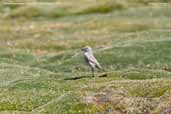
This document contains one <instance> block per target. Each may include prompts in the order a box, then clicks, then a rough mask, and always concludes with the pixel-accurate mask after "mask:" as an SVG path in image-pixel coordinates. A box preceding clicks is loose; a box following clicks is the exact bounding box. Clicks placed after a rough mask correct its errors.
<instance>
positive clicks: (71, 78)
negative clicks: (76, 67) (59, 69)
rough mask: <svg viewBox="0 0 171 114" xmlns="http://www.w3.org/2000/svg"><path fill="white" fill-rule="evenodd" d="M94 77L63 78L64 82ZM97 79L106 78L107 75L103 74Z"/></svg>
mask: <svg viewBox="0 0 171 114" xmlns="http://www.w3.org/2000/svg"><path fill="white" fill-rule="evenodd" d="M94 77H96V76H94ZM94 77H93V76H78V77H71V78H65V79H64V80H79V79H83V78H94ZM97 77H100V78H103V77H107V74H103V75H100V76H97Z"/></svg>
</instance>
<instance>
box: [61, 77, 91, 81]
mask: <svg viewBox="0 0 171 114" xmlns="http://www.w3.org/2000/svg"><path fill="white" fill-rule="evenodd" d="M83 78H93V77H92V76H78V77H71V78H65V79H64V80H79V79H83Z"/></svg>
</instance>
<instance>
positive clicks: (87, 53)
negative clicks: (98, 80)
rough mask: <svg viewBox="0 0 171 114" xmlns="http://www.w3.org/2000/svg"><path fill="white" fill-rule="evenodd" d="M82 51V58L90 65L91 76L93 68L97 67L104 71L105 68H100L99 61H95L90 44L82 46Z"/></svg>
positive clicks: (93, 74)
mask: <svg viewBox="0 0 171 114" xmlns="http://www.w3.org/2000/svg"><path fill="white" fill-rule="evenodd" d="M81 50H82V51H83V53H84V59H85V61H86V63H87V64H88V65H89V66H90V68H91V71H92V76H93V77H94V76H95V73H94V72H95V69H96V68H97V69H99V70H102V71H104V72H105V70H104V69H103V68H102V66H101V65H100V63H99V62H98V61H97V59H96V58H95V56H94V54H93V51H92V48H91V47H90V46H85V47H84V48H82V49H81Z"/></svg>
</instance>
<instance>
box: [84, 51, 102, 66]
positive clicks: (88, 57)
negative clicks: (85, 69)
mask: <svg viewBox="0 0 171 114" xmlns="http://www.w3.org/2000/svg"><path fill="white" fill-rule="evenodd" d="M85 57H86V59H87V60H88V62H91V63H93V64H95V65H96V66H97V67H99V68H101V66H100V64H99V62H98V61H97V59H96V58H95V57H94V55H93V54H91V53H86V54H85Z"/></svg>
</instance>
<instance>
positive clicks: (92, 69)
mask: <svg viewBox="0 0 171 114" xmlns="http://www.w3.org/2000/svg"><path fill="white" fill-rule="evenodd" d="M91 71H92V76H93V77H94V76H95V75H94V68H91Z"/></svg>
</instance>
